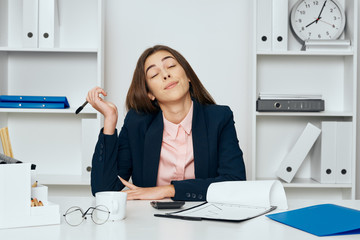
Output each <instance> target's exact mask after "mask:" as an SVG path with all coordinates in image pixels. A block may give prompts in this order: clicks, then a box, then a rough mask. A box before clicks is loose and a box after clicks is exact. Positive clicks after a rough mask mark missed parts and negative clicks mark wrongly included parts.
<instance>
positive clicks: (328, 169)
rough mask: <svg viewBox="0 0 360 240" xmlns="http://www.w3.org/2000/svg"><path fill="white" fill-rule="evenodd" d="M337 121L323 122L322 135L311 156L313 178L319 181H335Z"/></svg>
mask: <svg viewBox="0 0 360 240" xmlns="http://www.w3.org/2000/svg"><path fill="white" fill-rule="evenodd" d="M336 129H337V122H330V121H326V122H321V136H320V137H319V139H318V141H317V142H316V143H315V148H314V151H313V155H312V156H311V178H312V179H314V180H315V181H318V182H319V183H335V174H336V173H335V172H336V139H337V134H336Z"/></svg>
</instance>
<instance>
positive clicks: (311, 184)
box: [257, 178, 352, 188]
mask: <svg viewBox="0 0 360 240" xmlns="http://www.w3.org/2000/svg"><path fill="white" fill-rule="evenodd" d="M257 180H274V179H267V178H266V179H265V178H258V179H257ZM278 180H279V181H280V182H281V183H282V185H283V186H284V188H352V184H351V183H319V182H317V181H315V180H313V179H311V178H294V179H293V180H292V182H291V183H287V182H284V181H283V180H281V179H278Z"/></svg>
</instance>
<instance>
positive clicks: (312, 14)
mask: <svg viewBox="0 0 360 240" xmlns="http://www.w3.org/2000/svg"><path fill="white" fill-rule="evenodd" d="M290 20H291V27H292V30H293V32H294V34H295V36H296V37H297V38H298V39H299V40H300V41H301V42H303V41H305V40H315V39H318V40H326V39H337V38H339V37H340V35H341V34H342V32H343V31H344V27H345V12H344V10H343V9H342V7H341V5H340V4H339V3H338V2H337V1H336V0H317V1H314V0H311V1H310V0H299V1H298V2H297V3H296V4H295V6H294V7H293V9H292V11H291V18H290Z"/></svg>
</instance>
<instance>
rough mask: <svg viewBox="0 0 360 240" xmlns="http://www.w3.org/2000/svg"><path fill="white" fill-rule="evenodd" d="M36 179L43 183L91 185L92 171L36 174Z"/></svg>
mask: <svg viewBox="0 0 360 240" xmlns="http://www.w3.org/2000/svg"><path fill="white" fill-rule="evenodd" d="M35 178H36V180H37V181H38V182H39V183H40V184H43V185H90V173H89V174H88V176H82V175H41V174H38V175H36V177H35Z"/></svg>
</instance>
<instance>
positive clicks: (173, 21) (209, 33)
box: [105, 0, 253, 173]
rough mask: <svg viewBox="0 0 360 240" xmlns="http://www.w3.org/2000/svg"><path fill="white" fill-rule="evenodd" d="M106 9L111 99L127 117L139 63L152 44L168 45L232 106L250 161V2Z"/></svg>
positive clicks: (111, 4) (161, 2)
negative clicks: (126, 100) (132, 81)
mask: <svg viewBox="0 0 360 240" xmlns="http://www.w3.org/2000/svg"><path fill="white" fill-rule="evenodd" d="M106 5H107V6H106V29H105V31H106V35H105V39H106V40H105V54H106V56H105V89H106V91H107V92H108V98H107V99H108V100H110V101H113V102H114V103H115V104H116V105H117V106H118V108H119V110H120V111H119V112H120V113H123V114H124V115H125V113H126V110H125V98H126V93H127V90H128V88H129V85H130V82H131V79H132V74H133V71H134V69H135V64H136V61H137V59H138V58H139V56H140V55H141V53H142V52H143V51H144V50H145V49H146V48H148V47H150V46H153V45H155V44H164V45H168V46H170V47H172V48H174V49H176V50H178V51H179V52H180V53H182V54H183V55H184V57H185V58H186V59H187V60H188V61H189V63H190V64H191V65H192V67H193V68H194V70H195V72H196V73H197V75H198V77H199V78H200V80H201V81H202V83H203V84H204V86H205V87H206V88H207V90H208V91H209V92H210V93H211V94H212V96H213V97H214V99H215V101H216V102H217V103H218V104H223V105H229V106H230V107H231V109H232V110H233V112H234V119H235V122H236V128H237V133H238V138H239V141H240V146H241V148H242V149H243V151H244V158H245V161H246V162H248V163H250V153H251V146H250V143H251V138H250V137H251V125H250V124H251V109H250V105H251V104H250V102H249V98H250V93H251V91H250V87H251V82H250V81H249V80H250V79H251V75H250V74H251V69H250V68H251V66H250V63H251V61H250V56H251V44H252V42H251V40H252V39H251V38H252V29H253V28H252V23H251V19H252V15H251V13H252V0H226V1H219V0H196V1H194V0H182V1H174V0H172V1H171V0H151V1H149V0H132V1H130V0H127V1H126V0H107V1H106ZM120 119H121V117H120ZM120 119H119V120H120ZM122 123H123V122H122V121H119V123H118V129H119V128H120V127H121V126H122ZM247 165H248V166H250V164H247ZM248 173H250V169H248Z"/></svg>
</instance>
